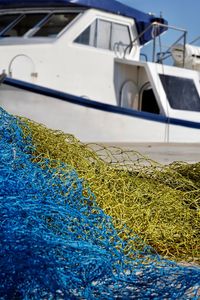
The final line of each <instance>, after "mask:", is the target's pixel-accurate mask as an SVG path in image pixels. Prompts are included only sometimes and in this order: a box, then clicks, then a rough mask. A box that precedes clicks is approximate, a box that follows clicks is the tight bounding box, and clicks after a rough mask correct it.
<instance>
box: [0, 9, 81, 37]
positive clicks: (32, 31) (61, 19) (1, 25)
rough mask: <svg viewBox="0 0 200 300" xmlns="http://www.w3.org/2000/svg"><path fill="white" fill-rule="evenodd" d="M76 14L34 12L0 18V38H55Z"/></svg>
mask: <svg viewBox="0 0 200 300" xmlns="http://www.w3.org/2000/svg"><path fill="white" fill-rule="evenodd" d="M77 15H78V13H77V12H76V13H75V12H53V13H49V12H34V13H16V14H6V15H1V17H0V38H5V37H23V36H24V35H26V37H56V36H57V35H58V34H59V33H60V32H61V31H62V30H63V29H64V28H65V27H66V26H67V25H68V24H69V23H70V22H71V21H72V20H73V19H74V18H75V17H76V16H77Z"/></svg>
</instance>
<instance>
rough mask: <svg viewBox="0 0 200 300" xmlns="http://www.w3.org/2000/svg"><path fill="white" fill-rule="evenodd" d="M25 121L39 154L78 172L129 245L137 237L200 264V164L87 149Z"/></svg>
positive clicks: (99, 147)
mask: <svg viewBox="0 0 200 300" xmlns="http://www.w3.org/2000/svg"><path fill="white" fill-rule="evenodd" d="M24 121H25V122H26V124H28V126H29V128H30V129H31V132H32V138H33V143H34V145H35V147H36V148H35V155H37V156H40V157H43V158H48V159H49V160H50V161H51V163H53V164H54V163H55V162H52V161H54V160H56V163H59V162H60V161H61V162H65V163H67V164H68V165H70V166H72V167H73V168H75V169H76V171H77V173H78V175H79V177H80V178H84V179H85V180H87V182H88V185H89V187H90V189H91V191H92V192H93V193H94V195H95V197H96V201H97V203H98V205H99V206H100V207H101V208H102V209H103V210H104V212H105V213H106V214H108V215H109V216H111V217H112V218H113V222H114V225H115V228H116V229H117V230H118V231H119V232H120V231H121V233H120V237H122V238H123V239H124V240H129V237H130V236H131V235H132V232H133V235H134V234H135V233H136V234H138V235H139V236H140V237H141V238H142V240H144V241H145V242H146V243H147V244H149V245H151V246H152V247H153V248H155V249H156V251H157V252H158V253H159V254H161V255H162V256H165V257H168V258H172V259H173V260H177V261H187V262H191V261H192V262H196V263H199V261H200V248H199V240H200V230H199V228H200V210H199V203H200V201H199V188H200V163H196V164H191V165H190V164H187V163H183V162H176V163H173V164H171V165H168V166H166V165H165V166H164V165H161V164H158V163H156V162H153V161H151V160H148V159H147V158H146V157H143V156H142V155H141V154H139V153H137V152H135V151H130V150H129V151H128V150H127V151H125V150H123V149H120V148H118V147H105V146H103V145H96V144H89V145H85V144H83V143H81V142H80V141H78V140H77V139H75V138H74V137H73V136H71V135H68V134H64V133H63V132H60V131H52V130H49V129H47V128H46V127H44V126H42V125H39V124H36V123H33V122H31V121H30V120H24ZM24 132H25V134H26V130H25V131H24ZM124 225H126V230H125V229H124ZM129 243H130V247H133V246H134V247H135V245H133V243H132V241H129ZM134 247H133V248H134Z"/></svg>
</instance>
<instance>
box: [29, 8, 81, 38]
mask: <svg viewBox="0 0 200 300" xmlns="http://www.w3.org/2000/svg"><path fill="white" fill-rule="evenodd" d="M77 15H78V14H77V13H55V14H52V15H51V16H50V17H49V18H48V19H47V20H46V22H45V23H44V24H43V25H42V26H41V28H40V29H39V30H38V31H37V32H36V33H35V34H34V35H33V36H34V37H54V36H57V34H58V33H59V32H60V31H61V30H62V29H64V28H65V27H66V26H67V25H68V24H69V23H70V22H71V21H72V20H73V19H74V18H75V17H76V16H77Z"/></svg>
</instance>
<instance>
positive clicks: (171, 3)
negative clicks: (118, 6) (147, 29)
mask: <svg viewBox="0 0 200 300" xmlns="http://www.w3.org/2000/svg"><path fill="white" fill-rule="evenodd" d="M118 1H119V2H122V3H124V4H127V5H130V6H133V7H134V8H136V9H139V10H142V11H143V12H146V13H148V12H151V13H155V14H156V16H160V13H162V16H163V17H164V18H165V19H166V20H167V21H168V24H170V25H173V26H176V27H180V28H183V29H186V30H187V31H188V35H187V42H191V41H193V40H194V39H195V38H196V37H198V36H200V0H118ZM168 34H169V33H168ZM196 45H198V46H200V40H199V42H198V44H196Z"/></svg>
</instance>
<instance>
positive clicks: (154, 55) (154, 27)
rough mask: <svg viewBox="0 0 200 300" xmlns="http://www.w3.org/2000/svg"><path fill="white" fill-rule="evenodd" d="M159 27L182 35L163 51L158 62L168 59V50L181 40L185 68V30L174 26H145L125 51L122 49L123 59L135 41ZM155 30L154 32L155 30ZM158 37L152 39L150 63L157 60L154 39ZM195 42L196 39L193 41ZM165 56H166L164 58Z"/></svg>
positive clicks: (156, 23) (154, 24)
mask: <svg viewBox="0 0 200 300" xmlns="http://www.w3.org/2000/svg"><path fill="white" fill-rule="evenodd" d="M160 27H162V28H167V29H172V30H176V31H180V32H183V34H182V35H181V36H180V37H179V38H178V39H177V40H176V41H175V42H174V43H173V44H172V45H171V46H170V47H169V48H168V49H167V50H166V51H165V52H163V53H162V59H161V60H160V62H162V61H163V60H164V59H166V58H168V57H170V55H169V53H170V49H171V47H172V46H174V45H175V44H176V43H177V42H179V41H180V40H181V39H183V67H184V66H185V52H186V40H187V30H185V29H183V28H179V27H175V26H171V25H167V24H162V23H159V22H153V23H151V24H150V25H149V26H147V28H145V30H143V31H142V32H141V33H140V34H139V35H138V36H137V37H136V38H135V39H134V40H133V41H132V42H131V43H130V44H129V45H128V46H127V47H126V48H125V49H124V58H125V57H126V54H127V51H128V49H129V48H132V47H133V46H134V44H135V42H136V41H138V40H139V39H140V38H141V37H142V36H144V34H145V33H146V32H147V31H149V30H150V29H151V28H152V31H151V32H152V33H153V32H154V31H155V32H156V30H158V29H159V28H160ZM155 29H156V30H155ZM159 36H160V35H159V34H155V35H154V36H153V35H152V37H153V53H152V61H153V62H158V59H156V38H158V37H159ZM198 39H200V36H199V37H198ZM195 41H196V39H195ZM165 54H166V55H168V56H166V57H165Z"/></svg>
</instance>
